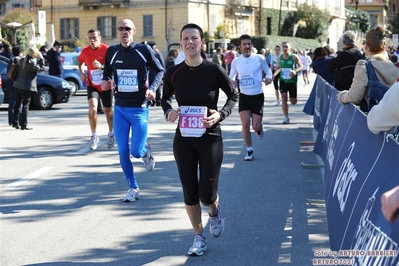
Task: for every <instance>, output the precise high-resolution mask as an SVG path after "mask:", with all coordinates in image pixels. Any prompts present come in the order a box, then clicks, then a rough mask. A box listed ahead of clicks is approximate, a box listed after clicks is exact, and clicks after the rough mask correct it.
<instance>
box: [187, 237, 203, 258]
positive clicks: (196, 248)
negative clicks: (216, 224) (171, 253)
mask: <svg viewBox="0 0 399 266" xmlns="http://www.w3.org/2000/svg"><path fill="white" fill-rule="evenodd" d="M207 248H208V247H207V245H206V238H205V237H204V236H200V235H195V238H194V243H193V246H192V247H191V248H190V249H189V250H188V255H190V256H201V255H202V254H204V251H205V250H206V249H207Z"/></svg>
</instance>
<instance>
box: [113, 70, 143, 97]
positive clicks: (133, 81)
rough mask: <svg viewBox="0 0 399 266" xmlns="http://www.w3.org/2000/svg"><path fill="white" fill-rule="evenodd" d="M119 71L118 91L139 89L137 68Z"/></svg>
mask: <svg viewBox="0 0 399 266" xmlns="http://www.w3.org/2000/svg"><path fill="white" fill-rule="evenodd" d="M116 71H117V73H118V91H120V92H136V91H138V90H139V82H138V79H137V69H117V70H116Z"/></svg>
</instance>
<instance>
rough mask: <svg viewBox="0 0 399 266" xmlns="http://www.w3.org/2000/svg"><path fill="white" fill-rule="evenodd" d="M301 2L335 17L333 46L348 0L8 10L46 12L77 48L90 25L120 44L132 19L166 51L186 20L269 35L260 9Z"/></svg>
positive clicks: (211, 28)
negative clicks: (120, 26) (122, 24)
mask: <svg viewBox="0 0 399 266" xmlns="http://www.w3.org/2000/svg"><path fill="white" fill-rule="evenodd" d="M1 1H4V0H0V3H1ZM302 3H308V4H310V5H311V4H315V5H316V6H318V7H319V8H320V9H322V10H325V11H326V12H327V13H328V14H330V15H331V20H330V26H329V41H330V43H331V44H332V46H333V47H334V44H335V43H336V42H337V41H338V39H339V36H340V35H341V34H342V32H343V29H344V26H345V19H346V18H345V0H332V1H325V0H138V1H136V0H30V1H29V0H9V1H7V3H6V4H5V5H6V6H5V12H6V11H7V9H8V10H9V9H10V8H13V6H12V5H23V6H19V7H24V8H29V9H30V10H32V11H34V12H36V11H38V10H42V11H45V12H46V21H47V36H49V34H50V24H53V25H54V29H55V32H54V35H55V39H56V40H58V41H60V42H62V43H65V44H77V45H78V46H83V45H86V44H87V43H86V33H87V31H88V30H89V29H91V28H98V29H100V31H101V33H102V37H103V41H104V42H105V43H107V44H109V45H113V44H117V43H119V40H118V37H117V32H116V26H117V23H118V21H119V20H120V19H123V18H131V19H133V20H134V22H135V25H136V29H137V33H136V35H135V36H134V40H135V41H136V42H142V41H156V43H157V47H158V48H159V49H160V50H161V51H162V52H163V53H164V54H166V52H167V47H168V45H169V44H172V43H178V42H179V39H180V38H179V37H180V36H179V35H180V30H181V28H182V26H183V25H185V24H186V23H196V24H198V25H199V26H201V27H202V28H203V30H204V31H205V32H207V33H208V35H209V36H210V37H213V36H214V33H215V32H216V28H217V27H218V26H221V25H223V26H224V27H225V29H226V33H225V35H226V36H227V38H229V37H230V38H233V37H238V36H240V35H241V34H244V33H246V34H250V35H256V34H265V33H261V32H260V31H261V30H260V29H261V28H262V25H260V23H262V22H263V21H265V19H264V18H262V16H263V12H259V11H260V10H263V9H264V8H273V9H280V10H287V11H294V10H296V9H297V7H298V6H299V5H300V4H302ZM0 18H1V16H0ZM79 41H82V42H81V43H79Z"/></svg>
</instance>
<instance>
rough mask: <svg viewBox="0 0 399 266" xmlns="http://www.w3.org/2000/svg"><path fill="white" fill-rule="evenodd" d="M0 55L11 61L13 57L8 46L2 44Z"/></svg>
mask: <svg viewBox="0 0 399 266" xmlns="http://www.w3.org/2000/svg"><path fill="white" fill-rule="evenodd" d="M0 55H2V56H4V57H7V58H9V59H11V58H12V57H13V55H12V52H11V49H10V46H9V45H8V44H6V43H4V44H3V46H2V52H1V53H0Z"/></svg>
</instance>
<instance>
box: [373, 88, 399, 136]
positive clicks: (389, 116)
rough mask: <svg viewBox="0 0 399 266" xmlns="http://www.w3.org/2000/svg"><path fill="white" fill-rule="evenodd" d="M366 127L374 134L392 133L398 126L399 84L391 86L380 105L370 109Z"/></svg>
mask: <svg viewBox="0 0 399 266" xmlns="http://www.w3.org/2000/svg"><path fill="white" fill-rule="evenodd" d="M367 125H368V127H369V129H370V131H371V132H373V133H374V134H378V133H380V132H381V131H387V132H389V133H392V130H395V128H396V127H397V126H399V83H395V84H393V85H392V87H390V88H389V90H388V91H387V92H386V93H385V95H384V97H383V98H382V100H381V101H380V103H379V104H377V105H374V107H373V108H371V110H370V112H369V113H368V115H367Z"/></svg>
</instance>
